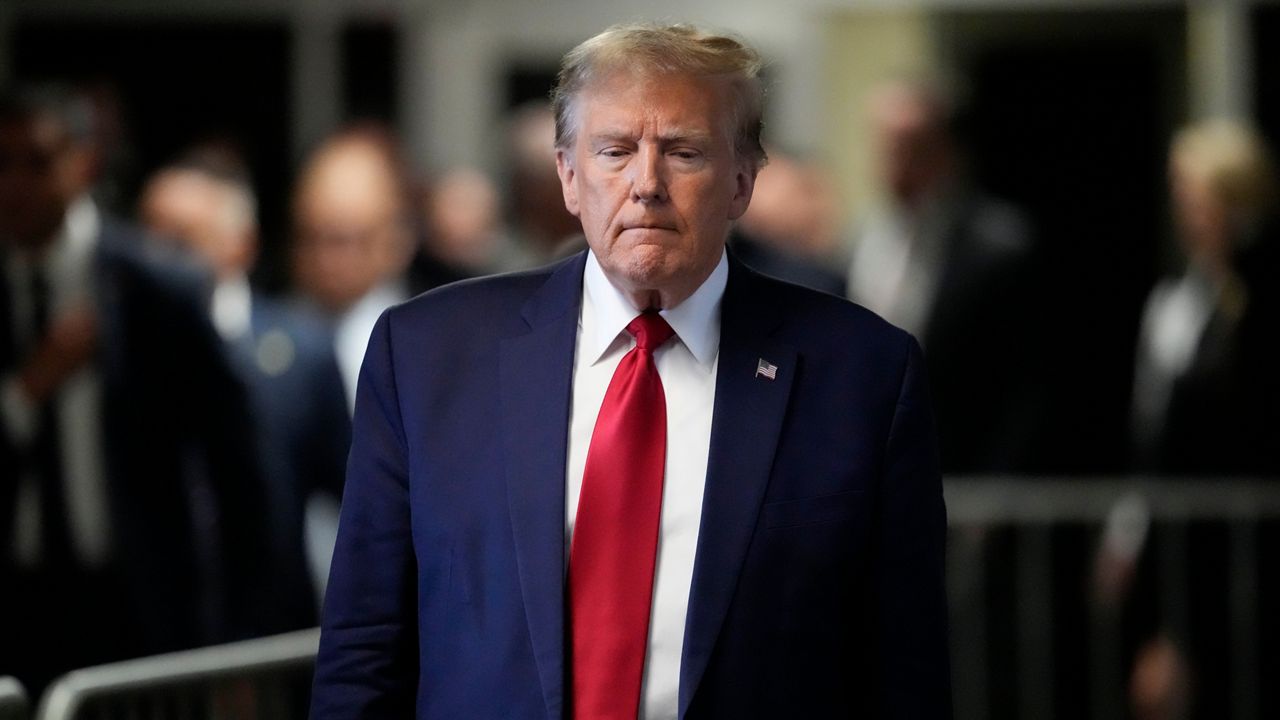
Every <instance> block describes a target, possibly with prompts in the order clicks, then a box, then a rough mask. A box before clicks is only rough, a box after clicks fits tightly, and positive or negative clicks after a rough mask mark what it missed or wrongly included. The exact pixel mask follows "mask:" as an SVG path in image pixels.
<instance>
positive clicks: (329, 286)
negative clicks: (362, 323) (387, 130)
mask: <svg viewBox="0 0 1280 720" xmlns="http://www.w3.org/2000/svg"><path fill="white" fill-rule="evenodd" d="M293 212H294V215H293V221H294V238H293V277H294V282H295V284H296V286H297V288H298V290H299V291H301V292H302V293H303V294H304V295H306V296H308V297H310V298H311V299H312V300H314V301H315V302H316V303H318V304H319V305H320V306H321V307H323V308H324V309H326V310H327V311H329V312H342V311H344V310H346V309H347V308H349V307H350V306H351V305H352V304H353V303H355V302H356V301H357V300H359V299H360V298H361V297H363V296H364V295H365V294H366V293H368V292H369V291H370V290H372V289H374V288H375V287H377V286H378V285H380V284H382V283H383V282H386V281H387V280H390V279H391V278H393V277H396V276H397V275H399V274H400V273H401V272H403V270H404V268H405V266H406V264H407V263H408V260H409V253H410V250H411V237H410V233H409V228H408V226H407V223H406V220H405V207H404V195H403V191H402V188H401V187H400V184H399V182H398V180H397V176H396V173H395V169H394V168H393V167H391V165H390V163H389V161H388V159H387V156H386V154H385V153H384V152H383V151H382V150H381V149H379V148H378V147H376V146H375V145H373V144H372V143H368V142H363V141H360V140H358V139H356V140H344V141H338V142H336V143H331V144H329V145H327V146H325V147H323V148H321V150H320V151H319V152H318V153H317V154H316V155H315V156H314V157H313V158H312V160H311V162H310V164H309V165H308V166H307V167H306V169H305V170H304V173H303V176H302V180H301V182H300V184H299V186H298V189H297V192H296V194H295V196H294V207H293Z"/></svg>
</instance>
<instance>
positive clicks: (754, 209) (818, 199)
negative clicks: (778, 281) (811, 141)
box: [729, 149, 845, 295]
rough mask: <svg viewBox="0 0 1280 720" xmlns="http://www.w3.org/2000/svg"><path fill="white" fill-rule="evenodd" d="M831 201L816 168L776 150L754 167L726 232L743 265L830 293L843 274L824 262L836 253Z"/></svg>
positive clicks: (840, 290)
mask: <svg viewBox="0 0 1280 720" xmlns="http://www.w3.org/2000/svg"><path fill="white" fill-rule="evenodd" d="M837 202H838V201H837V200H836V195H835V191H834V189H833V188H832V187H831V185H830V183H829V182H828V181H827V178H826V177H825V176H824V175H823V174H822V172H821V171H820V170H819V169H818V168H817V167H814V166H812V165H810V164H808V163H805V162H804V161H803V160H801V159H800V158H797V157H794V156H791V155H787V154H785V153H783V152H781V151H779V150H777V149H770V150H769V164H768V165H765V166H764V167H763V168H760V176H759V177H757V178H756V187H755V191H754V192H753V193H752V194H751V206H750V207H748V208H747V212H746V214H744V215H743V216H742V219H741V220H739V221H738V223H737V225H735V226H734V229H733V231H732V233H730V235H729V247H731V248H733V251H734V253H735V254H737V256H738V259H739V260H741V261H742V262H744V263H746V264H747V266H748V267H751V268H754V269H756V270H759V271H760V272H762V273H764V274H766V275H772V276H773V277H776V278H782V279H783V280H789V281H791V282H793V283H797V284H799V285H804V286H805V287H811V288H813V289H814V290H821V291H823V292H826V293H831V294H832V295H844V292H845V278H844V275H843V274H841V273H836V272H832V271H831V270H829V269H828V268H827V267H826V265H827V264H828V263H829V262H830V261H831V258H832V257H834V256H835V255H836V254H837V250H838V248H837V246H838V244H839V242H838V240H837V236H836V226H837V224H838V222H839V220H838V217H837V215H838V213H837V212H836V207H837Z"/></svg>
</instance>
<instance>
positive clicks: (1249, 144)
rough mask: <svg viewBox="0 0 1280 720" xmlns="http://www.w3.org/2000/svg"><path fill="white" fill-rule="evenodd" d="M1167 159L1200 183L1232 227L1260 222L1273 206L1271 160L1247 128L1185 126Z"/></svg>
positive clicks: (1224, 123)
mask: <svg viewBox="0 0 1280 720" xmlns="http://www.w3.org/2000/svg"><path fill="white" fill-rule="evenodd" d="M1169 157H1170V160H1171V161H1172V163H1173V164H1174V165H1175V166H1176V167H1177V168H1179V169H1180V170H1182V171H1184V172H1188V173H1190V174H1191V175H1193V176H1195V177H1198V178H1200V179H1202V180H1203V181H1204V182H1205V185H1206V187H1207V188H1208V189H1209V192H1210V193H1212V194H1213V197H1214V198H1215V199H1216V200H1217V201H1218V202H1220V203H1222V206H1223V207H1224V208H1225V209H1226V210H1227V212H1228V214H1229V216H1230V217H1231V219H1232V220H1233V221H1234V222H1236V223H1240V224H1245V225H1247V224H1249V223H1252V222H1254V221H1256V220H1258V219H1259V218H1261V217H1262V216H1264V215H1265V214H1266V213H1267V212H1268V211H1270V210H1271V208H1272V206H1273V204H1274V203H1275V200H1276V198H1275V193H1276V176H1275V170H1274V167H1273V166H1272V164H1271V154H1270V152H1269V151H1268V149H1267V145H1266V142H1265V141H1264V140H1263V139H1262V137H1261V136H1260V135H1259V134H1258V133H1257V132H1256V131H1254V130H1253V129H1252V128H1250V127H1248V126H1245V125H1242V124H1240V123H1237V122H1233V121H1230V120H1208V121H1204V122H1199V123H1195V124H1193V125H1188V126H1186V127H1184V128H1183V129H1181V130H1179V131H1178V133H1177V134H1176V135H1174V138H1173V143H1172V145H1171V147H1170V151H1169Z"/></svg>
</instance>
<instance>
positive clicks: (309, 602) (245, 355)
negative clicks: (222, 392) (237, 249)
mask: <svg viewBox="0 0 1280 720" xmlns="http://www.w3.org/2000/svg"><path fill="white" fill-rule="evenodd" d="M229 346H230V348H231V352H232V356H233V358H234V359H235V367H236V370H237V371H238V372H239V375H240V377H241V378H242V380H243V381H244V383H245V385H246V386H247V388H248V394H249V400H250V407H251V409H252V417H253V420H254V426H255V428H256V430H257V440H258V448H259V452H260V454H261V457H262V469H263V476H264V479H265V483H266V489H267V493H268V496H269V501H270V519H271V534H270V537H271V544H272V548H273V551H274V553H275V556H276V562H277V573H278V574H277V575H276V576H275V578H274V580H273V583H272V585H273V587H274V591H275V600H276V603H277V605H278V608H277V609H278V610H279V611H280V613H281V617H280V621H281V624H280V626H279V627H277V628H273V629H275V630H279V631H284V630H295V629H299V628H303V627H309V626H312V625H314V624H315V623H316V621H317V615H316V608H317V607H318V597H317V591H316V587H315V583H314V582H313V581H312V577H311V573H310V571H309V569H308V567H307V563H306V557H307V553H306V548H305V547H304V545H305V528H306V522H305V519H306V510H307V501H308V499H309V498H310V497H311V496H312V494H313V493H317V492H320V493H327V494H328V495H329V496H331V497H332V498H333V499H334V500H335V502H336V500H337V499H338V498H340V497H341V496H342V483H343V477H344V474H345V471H346V460H347V450H348V448H349V446H350V442H351V421H350V418H349V416H348V415H347V404H346V395H345V394H344V393H343V389H342V375H341V374H340V373H339V371H338V364H337V361H336V360H335V359H334V356H333V338H332V336H331V335H330V333H329V331H328V329H327V328H326V327H325V325H324V323H323V322H322V321H321V320H320V318H316V317H312V316H311V315H310V314H308V313H306V312H305V311H303V310H301V309H299V308H296V307H293V306H291V305H289V304H286V303H282V302H280V301H276V300H272V299H270V298H267V297H264V296H262V295H260V294H256V293H255V294H254V295H253V305H252V313H251V319H250V328H249V332H248V334H247V335H246V336H244V337H241V338H238V339H236V340H233V341H230V343H229ZM324 551H325V552H328V549H325V550H324Z"/></svg>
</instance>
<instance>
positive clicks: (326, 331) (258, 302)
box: [252, 292, 333, 358]
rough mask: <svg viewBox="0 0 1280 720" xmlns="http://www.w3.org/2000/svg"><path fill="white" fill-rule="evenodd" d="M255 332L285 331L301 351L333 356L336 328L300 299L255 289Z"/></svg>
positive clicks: (328, 356)
mask: <svg viewBox="0 0 1280 720" xmlns="http://www.w3.org/2000/svg"><path fill="white" fill-rule="evenodd" d="M252 312H253V326H254V332H255V333H256V334H258V335H263V334H265V333H270V332H278V333H283V334H284V335H287V336H288V337H289V340H290V341H291V342H292V343H293V344H294V346H295V347H296V349H297V351H298V353H299V354H300V355H305V356H309V357H319V358H331V357H332V356H333V332H332V330H331V329H330V327H329V325H328V323H327V322H325V320H324V318H322V317H321V316H320V315H319V313H318V312H316V311H315V310H314V309H312V308H310V307H307V306H304V305H302V304H300V303H294V302H289V301H287V300H281V299H280V298H276V297H272V296H270V295H265V294H263V293H259V292H254V293H253V310H252Z"/></svg>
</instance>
